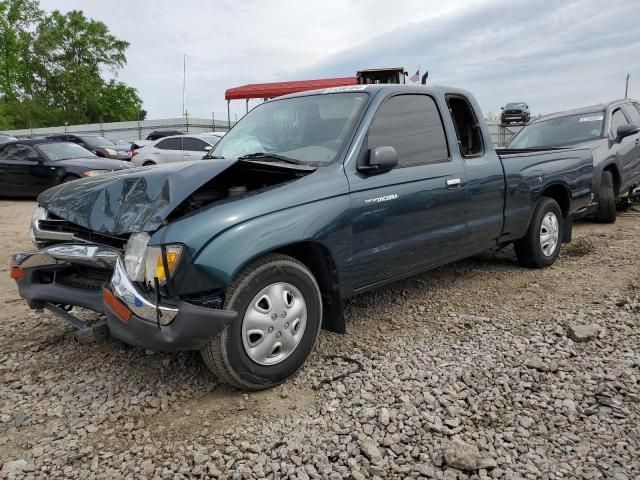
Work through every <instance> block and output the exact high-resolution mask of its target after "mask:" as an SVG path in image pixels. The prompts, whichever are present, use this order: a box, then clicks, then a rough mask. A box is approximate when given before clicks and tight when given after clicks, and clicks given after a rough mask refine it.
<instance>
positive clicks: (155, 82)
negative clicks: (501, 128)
mask: <svg viewBox="0 0 640 480" xmlns="http://www.w3.org/2000/svg"><path fill="white" fill-rule="evenodd" d="M40 3H41V6H42V7H43V8H44V9H46V10H54V9H57V10H60V11H62V12H65V11H68V10H74V9H75V10H83V11H84V13H85V15H87V16H88V17H90V18H93V19H95V20H100V21H102V22H104V23H105V24H106V25H107V26H108V27H109V29H110V31H111V32H112V33H113V34H114V35H115V36H117V37H118V38H120V39H122V40H126V41H128V42H129V43H130V46H129V48H128V50H127V65H126V67H125V68H124V69H123V70H121V71H120V72H119V74H118V79H119V80H121V81H124V82H126V83H127V84H129V85H131V86H133V87H135V88H137V89H138V91H139V93H140V96H141V97H142V100H143V102H144V108H145V109H146V110H147V112H148V117H147V118H150V119H157V118H171V117H177V116H180V114H181V113H182V84H183V68H182V67H183V58H184V56H185V55H186V95H185V97H186V108H187V111H188V112H189V115H190V116H192V117H202V118H211V116H212V114H214V115H215V118H216V119H218V118H226V113H227V112H226V110H227V103H226V101H225V100H224V92H225V90H226V89H227V88H231V87H236V86H240V85H244V84H247V83H260V82H271V81H287V80H307V79H314V78H325V77H342V76H352V75H353V76H355V72H356V71H357V70H358V69H361V68H373V67H385V66H404V67H405V68H406V69H407V71H408V72H409V75H413V74H414V73H415V72H416V70H417V69H418V68H420V73H421V74H422V73H424V72H425V70H428V71H429V79H428V82H429V83H432V84H438V85H450V86H454V87H460V88H466V89H468V90H470V91H471V92H472V93H473V94H474V95H475V96H476V98H477V99H478V102H479V103H480V106H481V107H482V109H483V111H484V113H485V115H488V114H489V113H492V114H494V115H495V114H496V113H497V112H499V111H500V107H501V106H502V105H504V104H505V103H507V102H512V101H524V102H527V103H528V104H529V106H530V108H531V111H532V112H533V113H534V114H538V113H550V112H554V111H560V110H566V109H569V108H574V107H580V106H586V105H591V104H594V103H598V102H604V101H609V100H613V99H616V98H621V97H624V90H625V78H626V75H627V74H630V75H631V78H630V82H629V96H630V97H635V98H640V62H638V58H640V23H639V21H638V19H639V18H640V2H638V1H635V0H634V1H629V0H608V1H607V2H606V3H605V2H602V0H578V1H571V0H508V1H506V0H500V1H494V0H475V1H471V0H448V1H446V2H442V1H433V0H394V1H391V2H390V1H389V0H322V1H320V2H312V1H299V0H269V1H264V0H236V1H227V0H215V1H211V0H209V1H207V0H182V1H181V2H170V1H168V0H163V1H158V0H134V1H132V0H108V1H97V0H91V1H86V0H41V1H40ZM407 81H408V80H407ZM257 102H258V101H257V100H252V101H251V102H250V104H249V105H250V108H251V107H252V106H255V105H256V104H257ZM231 112H232V114H231V117H232V119H234V118H235V116H236V115H237V116H238V118H240V117H241V116H242V115H243V114H244V112H245V102H244V101H243V100H240V101H235V102H234V101H232V102H231Z"/></svg>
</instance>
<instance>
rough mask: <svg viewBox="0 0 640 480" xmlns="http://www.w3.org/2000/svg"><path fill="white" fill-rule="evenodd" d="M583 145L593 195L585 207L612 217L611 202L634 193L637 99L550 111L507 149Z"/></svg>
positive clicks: (639, 183)
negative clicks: (589, 156) (588, 160)
mask: <svg viewBox="0 0 640 480" xmlns="http://www.w3.org/2000/svg"><path fill="white" fill-rule="evenodd" d="M568 146H571V147H574V146H584V147H586V148H589V149H590V150H591V151H592V153H593V163H594V169H593V174H594V178H593V187H594V188H593V190H594V194H595V196H594V199H593V202H592V204H591V205H590V206H589V207H588V211H589V213H592V214H593V215H594V218H595V220H596V221H598V222H602V223H613V222H615V221H616V204H620V203H624V202H627V203H628V202H629V199H630V198H631V197H632V196H634V195H638V194H639V193H640V104H639V103H638V101H636V100H631V99H625V100H616V101H614V102H610V103H607V104H600V105H593V106H591V107H584V108H579V109H576V110H569V111H566V112H560V113H553V114H550V115H545V116H544V117H540V118H538V119H536V120H534V121H533V122H531V123H530V124H528V125H527V126H525V127H524V128H523V129H522V130H520V132H518V134H517V135H516V136H515V137H514V138H513V140H511V142H510V143H509V145H508V146H507V148H508V149H511V150H519V149H535V148H548V147H568Z"/></svg>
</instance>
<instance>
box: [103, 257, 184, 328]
mask: <svg viewBox="0 0 640 480" xmlns="http://www.w3.org/2000/svg"><path fill="white" fill-rule="evenodd" d="M111 291H112V292H113V294H114V295H115V296H116V297H118V298H119V299H120V300H122V301H123V302H124V303H125V304H126V305H127V307H129V310H131V311H132V312H133V314H134V315H137V316H138V317H140V318H142V319H144V320H148V321H150V322H154V323H156V322H158V323H160V325H168V324H169V323H171V322H172V321H173V319H174V318H175V317H176V315H177V314H178V309H177V308H173V307H167V306H163V305H160V304H159V305H156V304H155V303H152V302H151V301H149V300H147V299H146V298H145V296H144V295H143V293H142V292H140V290H138V288H137V287H136V286H135V285H134V284H133V282H132V281H131V280H129V277H128V276H127V272H126V271H125V269H124V262H123V261H122V258H120V257H118V260H117V261H116V265H115V269H114V271H113V277H111Z"/></svg>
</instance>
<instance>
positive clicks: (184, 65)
mask: <svg viewBox="0 0 640 480" xmlns="http://www.w3.org/2000/svg"><path fill="white" fill-rule="evenodd" d="M186 84H187V56H186V55H184V57H183V58H182V115H186V110H185V102H184V99H185V89H186Z"/></svg>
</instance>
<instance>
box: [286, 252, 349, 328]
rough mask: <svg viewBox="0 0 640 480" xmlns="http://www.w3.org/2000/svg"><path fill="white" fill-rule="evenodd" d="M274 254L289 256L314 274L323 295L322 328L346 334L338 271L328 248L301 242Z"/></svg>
mask: <svg viewBox="0 0 640 480" xmlns="http://www.w3.org/2000/svg"><path fill="white" fill-rule="evenodd" d="M274 253H282V254H285V255H289V256H291V257H293V258H295V259H296V260H298V261H300V262H302V263H304V265H305V266H306V267H307V268H308V269H309V270H310V271H311V273H313V276H314V277H315V278H316V280H317V282H318V286H319V287H320V293H321V295H322V328H324V329H326V330H329V331H332V332H336V333H346V325H345V319H344V313H343V311H342V296H341V295H340V287H339V285H340V283H339V277H338V269H337V267H336V263H335V261H334V260H333V256H332V255H331V252H330V251H329V249H328V248H327V247H325V246H324V245H322V244H321V243H318V242H301V243H296V244H293V245H288V246H286V247H283V248H280V249H278V250H276V251H275V252H274Z"/></svg>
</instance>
